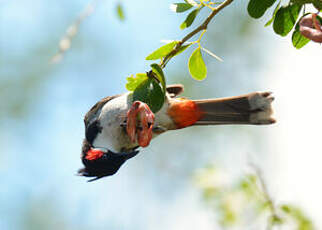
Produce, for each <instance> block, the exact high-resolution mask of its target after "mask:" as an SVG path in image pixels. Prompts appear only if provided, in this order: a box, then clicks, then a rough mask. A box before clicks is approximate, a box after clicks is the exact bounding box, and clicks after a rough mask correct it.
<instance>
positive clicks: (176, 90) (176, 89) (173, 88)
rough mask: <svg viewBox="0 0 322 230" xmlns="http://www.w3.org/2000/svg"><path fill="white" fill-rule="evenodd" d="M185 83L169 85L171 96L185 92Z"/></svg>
mask: <svg viewBox="0 0 322 230" xmlns="http://www.w3.org/2000/svg"><path fill="white" fill-rule="evenodd" d="M183 90H184V89H183V85H181V84H175V85H167V92H168V93H169V94H170V96H171V97H176V96H178V95H179V94H180V93H182V92H183Z"/></svg>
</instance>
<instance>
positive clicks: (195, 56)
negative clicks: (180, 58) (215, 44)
mask: <svg viewBox="0 0 322 230" xmlns="http://www.w3.org/2000/svg"><path fill="white" fill-rule="evenodd" d="M188 67H189V72H190V74H191V76H192V78H194V79H196V80H199V81H201V80H203V79H205V78H206V76H207V67H206V65H205V62H204V61H203V59H202V55H201V51H200V47H198V48H197V49H195V51H193V53H192V54H191V56H190V58H189V63H188Z"/></svg>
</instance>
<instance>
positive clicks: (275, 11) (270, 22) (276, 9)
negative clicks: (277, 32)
mask: <svg viewBox="0 0 322 230" xmlns="http://www.w3.org/2000/svg"><path fill="white" fill-rule="evenodd" d="M280 5H281V0H280V1H279V2H278V4H277V5H276V7H275V10H274V12H273V15H272V18H271V19H270V20H269V21H268V22H266V24H265V27H266V26H269V25H270V24H272V22H273V21H274V19H275V15H276V13H277V11H278V9H279V8H280Z"/></svg>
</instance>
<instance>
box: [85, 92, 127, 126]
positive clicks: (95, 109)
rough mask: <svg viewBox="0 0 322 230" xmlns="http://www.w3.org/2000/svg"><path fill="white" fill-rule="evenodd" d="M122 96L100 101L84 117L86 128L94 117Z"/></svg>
mask: <svg viewBox="0 0 322 230" xmlns="http://www.w3.org/2000/svg"><path fill="white" fill-rule="evenodd" d="M119 96H121V95H114V96H109V97H105V98H103V99H102V100H100V101H98V102H97V103H96V104H95V105H94V106H93V107H92V108H91V109H90V110H89V111H88V112H87V113H86V115H85V117H84V123H85V127H87V126H88V124H89V122H90V121H91V120H92V119H93V117H94V115H95V114H96V113H97V112H98V111H99V110H100V109H101V108H102V107H103V106H104V105H105V104H106V103H107V102H109V101H110V100H112V99H114V98H116V97H119Z"/></svg>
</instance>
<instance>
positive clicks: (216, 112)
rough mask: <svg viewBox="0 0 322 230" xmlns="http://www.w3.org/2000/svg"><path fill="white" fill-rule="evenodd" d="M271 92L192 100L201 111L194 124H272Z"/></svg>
mask: <svg viewBox="0 0 322 230" xmlns="http://www.w3.org/2000/svg"><path fill="white" fill-rule="evenodd" d="M273 100H274V97H272V96H271V93H269V92H264V93H259V92H255V93H250V94H246V95H242V96H237V97H229V98H219V99H208V100H194V102H195V103H196V104H197V106H198V107H199V109H200V110H201V111H202V116H201V118H200V119H199V120H198V121H197V122H196V123H195V125H217V124H218V125H219V124H254V125H261V124H272V123H274V122H275V119H273V118H272V117H271V115H272V113H273V110H272V108H271V102H272V101H273Z"/></svg>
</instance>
